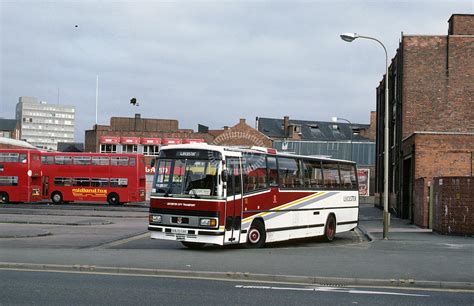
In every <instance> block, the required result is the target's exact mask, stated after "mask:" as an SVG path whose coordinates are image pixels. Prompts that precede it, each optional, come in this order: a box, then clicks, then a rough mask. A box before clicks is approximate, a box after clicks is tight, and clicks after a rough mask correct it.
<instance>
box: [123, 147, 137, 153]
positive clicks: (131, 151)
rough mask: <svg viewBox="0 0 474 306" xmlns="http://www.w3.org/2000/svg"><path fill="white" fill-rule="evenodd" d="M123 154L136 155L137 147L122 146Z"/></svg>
mask: <svg viewBox="0 0 474 306" xmlns="http://www.w3.org/2000/svg"><path fill="white" fill-rule="evenodd" d="M122 152H126V153H136V152H137V145H122Z"/></svg>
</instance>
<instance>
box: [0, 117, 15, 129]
mask: <svg viewBox="0 0 474 306" xmlns="http://www.w3.org/2000/svg"><path fill="white" fill-rule="evenodd" d="M15 128H16V120H15V119H1V118H0V131H14V130H15Z"/></svg>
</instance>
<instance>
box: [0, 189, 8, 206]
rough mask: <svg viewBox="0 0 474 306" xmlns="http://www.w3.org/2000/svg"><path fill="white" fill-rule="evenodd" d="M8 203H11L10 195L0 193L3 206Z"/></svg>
mask: <svg viewBox="0 0 474 306" xmlns="http://www.w3.org/2000/svg"><path fill="white" fill-rule="evenodd" d="M8 201H9V198H8V193H6V192H0V202H2V203H3V204H6V203H8Z"/></svg>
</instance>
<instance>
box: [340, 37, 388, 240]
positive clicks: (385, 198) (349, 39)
mask: <svg viewBox="0 0 474 306" xmlns="http://www.w3.org/2000/svg"><path fill="white" fill-rule="evenodd" d="M357 38H364V39H370V40H374V41H376V42H378V43H379V44H380V45H381V46H382V48H383V50H384V51H385V128H384V183H383V193H384V196H383V239H388V223H389V220H390V214H389V213H388V155H389V152H388V138H389V132H388V119H389V116H388V115H389V114H388V55H387V48H385V45H384V44H383V43H382V42H381V41H380V40H378V39H376V38H373V37H368V36H362V35H359V34H357V33H344V34H341V39H342V40H344V41H347V42H352V41H354V40H355V39H357Z"/></svg>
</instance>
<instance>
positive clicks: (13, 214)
mask: <svg viewBox="0 0 474 306" xmlns="http://www.w3.org/2000/svg"><path fill="white" fill-rule="evenodd" d="M8 233H11V234H10V235H8ZM147 233H148V207H144V206H142V205H127V206H109V205H103V204H101V205H98V204H91V203H89V204H82V205H71V204H63V205H47V204H43V203H42V204H21V205H0V238H6V239H2V241H1V243H2V247H7V248H45V247H47V248H55V249H58V248H79V249H88V248H102V249H107V248H110V249H146V250H153V249H157V250H159V249H161V250H169V249H183V248H184V247H183V245H182V244H181V243H180V242H176V241H161V240H151V239H150V238H149V235H148V234H147ZM363 239H364V238H363V237H362V236H361V235H359V234H357V233H356V232H347V233H341V234H338V235H337V237H336V239H335V241H333V242H332V243H331V245H333V246H338V245H346V244H352V243H358V242H361V241H362V240H363ZM327 245H328V244H326V243H324V242H323V241H322V239H320V238H314V239H303V240H296V241H291V242H284V243H274V244H270V245H269V246H270V247H273V248H285V247H295V248H298V247H327ZM228 248H231V249H232V248H242V245H239V246H232V247H223V249H228ZM207 249H222V247H218V246H208V247H207Z"/></svg>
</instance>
